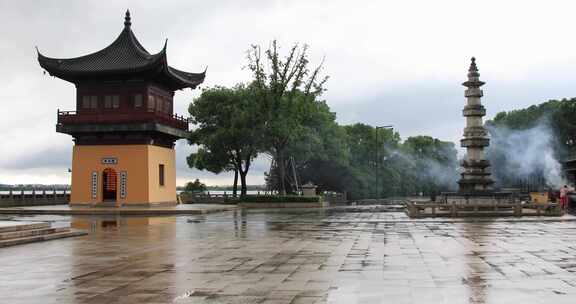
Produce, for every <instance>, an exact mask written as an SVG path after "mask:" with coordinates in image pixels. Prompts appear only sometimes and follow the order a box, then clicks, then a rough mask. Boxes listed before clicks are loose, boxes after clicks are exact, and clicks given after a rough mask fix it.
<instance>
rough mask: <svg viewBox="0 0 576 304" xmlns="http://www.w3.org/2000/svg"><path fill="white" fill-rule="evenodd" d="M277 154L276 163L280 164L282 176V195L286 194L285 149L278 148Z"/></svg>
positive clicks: (279, 170) (279, 171)
mask: <svg viewBox="0 0 576 304" xmlns="http://www.w3.org/2000/svg"><path fill="white" fill-rule="evenodd" d="M276 151H277V152H276V154H277V155H278V159H277V162H276V164H277V165H278V173H279V175H280V176H279V178H280V195H286V166H285V163H284V151H282V150H281V149H280V150H278V149H277V150H276Z"/></svg>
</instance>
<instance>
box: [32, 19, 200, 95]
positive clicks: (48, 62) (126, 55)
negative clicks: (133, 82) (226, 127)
mask: <svg viewBox="0 0 576 304" xmlns="http://www.w3.org/2000/svg"><path fill="white" fill-rule="evenodd" d="M124 25H125V26H124V29H123V30H122V32H121V33H120V35H119V36H118V38H116V40H114V42H112V44H110V45H109V46H107V47H106V48H104V49H102V50H100V51H98V52H95V53H92V54H88V55H85V56H81V57H76V58H68V59H59V58H49V57H46V56H44V55H42V54H41V53H40V52H38V62H39V63H40V66H41V67H42V68H44V69H45V70H46V71H48V72H49V73H50V75H53V76H56V77H58V78H61V79H64V80H67V81H70V82H77V81H78V80H79V79H84V78H90V77H92V76H99V77H101V76H107V75H129V74H133V73H139V72H145V71H151V72H153V73H155V74H156V73H159V74H158V76H159V77H160V78H162V79H164V80H165V81H168V82H169V85H170V86H171V87H172V88H174V89H182V88H187V87H189V88H195V87H196V86H197V85H199V84H200V83H202V82H203V81H204V77H205V74H206V71H204V72H202V73H188V72H184V71H180V70H177V69H175V68H172V67H170V66H168V64H167V60H166V44H165V45H164V48H162V50H161V51H160V52H158V53H157V54H153V55H151V54H150V53H148V51H146V49H145V48H144V47H143V46H142V45H141V44H140V42H139V41H138V39H137V38H136V36H135V35H134V33H133V32H132V29H131V28H130V26H131V21H130V13H129V12H127V13H126V20H125V22H124Z"/></svg>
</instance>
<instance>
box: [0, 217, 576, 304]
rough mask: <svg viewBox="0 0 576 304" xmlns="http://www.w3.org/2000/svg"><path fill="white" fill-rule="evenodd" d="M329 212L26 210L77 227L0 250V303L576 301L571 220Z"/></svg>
mask: <svg viewBox="0 0 576 304" xmlns="http://www.w3.org/2000/svg"><path fill="white" fill-rule="evenodd" d="M358 211H368V210H362V209H360V210H357V209H348V210H346V209H339V210H331V211H322V210H299V211H295V210H281V211H274V210H268V211H248V212H244V211H228V212H223V213H216V214H208V215H193V216H179V217H156V218H138V217H91V218H90V217H65V216H37V217H34V218H30V217H27V218H14V219H16V220H30V219H35V220H50V221H54V224H55V225H56V226H58V225H67V224H68V223H71V225H72V226H73V227H76V228H81V229H87V230H88V231H91V232H90V234H89V235H87V236H84V237H77V238H71V239H61V240H54V241H49V242H43V243H34V244H27V245H21V246H15V247H9V248H4V249H0V261H1V262H0V263H1V264H0V274H1V275H0V297H1V298H0V303H286V304H288V303H293V304H306V303H347V304H348V303H350V304H354V303H358V304H359V303H362V304H371V303H515V304H519V303H576V221H575V219H574V218H573V217H570V216H565V217H563V218H561V219H564V220H559V219H558V218H554V219H551V218H550V219H547V220H546V221H541V220H539V219H537V218H531V219H529V220H526V221H524V220H517V219H509V220H498V221H486V220H483V221H472V220H461V221H458V220H455V221H454V220H440V219H439V220H410V219H408V218H406V217H405V216H404V215H403V214H402V213H392V212H378V210H372V212H358Z"/></svg>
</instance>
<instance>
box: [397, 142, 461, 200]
mask: <svg viewBox="0 0 576 304" xmlns="http://www.w3.org/2000/svg"><path fill="white" fill-rule="evenodd" d="M386 151H387V153H388V157H387V159H389V160H392V159H395V161H400V162H402V163H404V164H405V165H407V167H408V168H410V169H409V170H410V171H411V173H412V174H413V175H414V176H416V177H417V178H418V179H419V180H421V181H423V182H432V183H433V184H435V185H437V186H440V187H442V188H443V190H445V191H454V190H456V189H457V188H458V184H457V182H458V179H459V173H458V160H457V157H456V151H455V150H454V148H453V147H451V148H448V147H443V148H440V149H437V150H435V152H436V156H437V157H439V158H440V159H442V160H444V161H439V160H438V159H434V158H432V157H427V156H423V155H414V154H412V153H407V152H404V151H400V150H397V149H392V148H386Z"/></svg>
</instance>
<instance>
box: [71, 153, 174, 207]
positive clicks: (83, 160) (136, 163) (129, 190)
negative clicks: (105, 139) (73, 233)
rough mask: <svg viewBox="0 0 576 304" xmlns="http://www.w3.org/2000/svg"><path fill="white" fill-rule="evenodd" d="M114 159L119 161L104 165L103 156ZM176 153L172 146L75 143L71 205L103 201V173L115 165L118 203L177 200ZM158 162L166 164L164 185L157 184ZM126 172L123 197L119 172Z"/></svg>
mask: <svg viewBox="0 0 576 304" xmlns="http://www.w3.org/2000/svg"><path fill="white" fill-rule="evenodd" d="M104 158H115V159H116V160H117V163H116V164H103V163H102V159H104ZM174 160H175V153H174V150H173V149H168V148H162V147H157V146H152V145H94V146H87V145H81V146H74V151H73V154H72V193H71V197H70V203H71V204H95V203H100V202H102V172H103V171H104V169H106V168H112V169H114V170H115V171H116V173H117V175H118V180H117V196H116V200H117V202H119V203H121V204H127V205H129V204H149V203H155V202H175V201H176V171H175V169H174V166H175V165H174ZM158 164H164V166H165V173H164V174H165V186H164V187H160V186H159V185H158V182H159V181H158V179H159V173H158ZM93 171H96V172H98V186H97V191H96V193H97V196H96V199H93V198H92V172H93ZM122 171H125V172H126V175H127V178H126V197H125V198H121V196H120V173H121V172H122Z"/></svg>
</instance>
